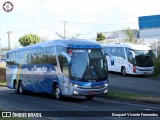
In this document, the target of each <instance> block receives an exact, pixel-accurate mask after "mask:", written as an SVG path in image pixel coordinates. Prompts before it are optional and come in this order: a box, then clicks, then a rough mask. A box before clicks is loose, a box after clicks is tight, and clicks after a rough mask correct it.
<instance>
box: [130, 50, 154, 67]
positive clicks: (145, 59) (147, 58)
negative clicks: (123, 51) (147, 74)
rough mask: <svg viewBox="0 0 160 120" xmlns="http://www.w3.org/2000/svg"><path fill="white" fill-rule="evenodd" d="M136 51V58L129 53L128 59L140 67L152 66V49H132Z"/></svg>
mask: <svg viewBox="0 0 160 120" xmlns="http://www.w3.org/2000/svg"><path fill="white" fill-rule="evenodd" d="M131 51H133V52H134V53H135V58H133V56H132V55H130V54H128V60H129V61H130V62H131V63H132V64H134V65H136V66H139V67H152V66H153V59H152V54H153V53H152V51H151V50H131ZM131 56H132V57H131Z"/></svg>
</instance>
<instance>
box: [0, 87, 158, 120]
mask: <svg viewBox="0 0 160 120" xmlns="http://www.w3.org/2000/svg"><path fill="white" fill-rule="evenodd" d="M0 108H1V109H3V110H6V111H23V112H24V111H45V112H46V111H48V112H51V111H52V112H53V111H56V112H57V111H59V112H66V111H71V112H73V114H75V111H79V112H80V113H81V112H82V113H83V114H84V112H86V113H87V114H88V117H80V116H79V117H63V116H55V117H54V116H52V117H46V118H42V119H46V120H75V119H76V120H82V119H83V120H89V119H92V120H104V119H105V120H117V119H118V120H119V119H120V120H128V119H131V120H133V119H134V120H151V118H150V117H133V118H132V117H130V118H128V117H106V116H101V117H92V118H91V117H89V116H90V115H91V114H93V113H94V114H96V113H97V115H98V114H99V113H101V111H103V112H104V111H112V112H117V111H119V112H121V111H128V112H129V111H153V112H154V111H160V105H152V104H143V103H135V102H126V101H116V100H109V99H104V98H99V97H95V98H94V99H93V100H92V101H90V100H86V99H85V97H72V98H65V100H63V101H57V100H56V99H55V98H54V97H53V96H52V95H47V94H35V93H30V94H28V95H19V94H16V93H15V92H14V90H11V89H8V88H6V87H2V86H1V87H0ZM92 111H96V113H95V112H92ZM73 116H74V115H73ZM158 119H160V118H158V117H154V120H158Z"/></svg>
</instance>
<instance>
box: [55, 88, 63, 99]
mask: <svg viewBox="0 0 160 120" xmlns="http://www.w3.org/2000/svg"><path fill="white" fill-rule="evenodd" d="M55 97H56V99H57V100H61V99H62V97H63V96H62V95H61V93H60V89H59V87H58V85H56V86H55Z"/></svg>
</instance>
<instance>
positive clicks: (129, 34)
mask: <svg viewBox="0 0 160 120" xmlns="http://www.w3.org/2000/svg"><path fill="white" fill-rule="evenodd" d="M137 32H138V31H136V30H134V31H133V30H131V29H130V28H127V29H126V30H125V34H126V35H127V41H128V42H131V43H135V42H136V34H137Z"/></svg>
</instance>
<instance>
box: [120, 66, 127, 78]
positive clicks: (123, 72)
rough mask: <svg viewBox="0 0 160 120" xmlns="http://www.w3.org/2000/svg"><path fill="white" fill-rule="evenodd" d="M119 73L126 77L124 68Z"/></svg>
mask: <svg viewBox="0 0 160 120" xmlns="http://www.w3.org/2000/svg"><path fill="white" fill-rule="evenodd" d="M121 73H122V75H123V76H126V75H127V73H126V68H125V67H122V69H121Z"/></svg>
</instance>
